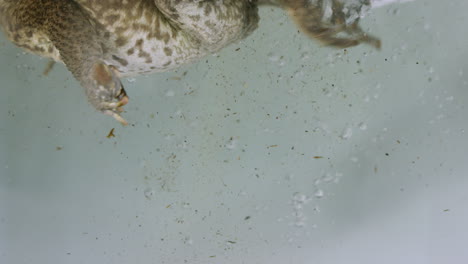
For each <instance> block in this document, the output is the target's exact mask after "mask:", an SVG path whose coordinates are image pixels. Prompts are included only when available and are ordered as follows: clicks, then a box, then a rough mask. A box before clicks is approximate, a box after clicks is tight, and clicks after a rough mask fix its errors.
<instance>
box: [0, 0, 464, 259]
mask: <svg viewBox="0 0 468 264" xmlns="http://www.w3.org/2000/svg"><path fill="white" fill-rule="evenodd" d="M466 10H468V1H465V0H454V1H437V0H427V1H423V0H417V1H416V2H412V3H405V4H400V5H390V6H385V7H382V8H379V9H374V10H372V12H371V13H370V15H368V16H367V17H366V18H364V19H363V25H364V28H366V29H368V30H369V31H370V32H372V33H373V34H375V35H378V36H379V37H381V39H382V40H383V49H382V50H381V51H379V52H378V51H374V50H372V49H371V48H370V47H367V46H360V47H357V48H353V49H348V51H347V53H344V52H343V51H342V50H334V49H329V48H322V47H319V46H318V45H317V43H315V42H312V41H310V40H309V39H307V38H306V37H304V36H302V35H301V34H299V33H296V28H295V27H294V25H293V24H292V23H291V22H290V20H289V18H287V17H286V16H285V15H284V14H283V13H282V12H281V11H280V10H276V9H270V8H264V9H262V11H261V16H262V23H261V25H260V28H259V30H258V31H257V32H256V33H255V34H253V35H252V36H250V37H249V38H248V39H247V40H246V41H244V42H243V43H240V44H236V45H233V46H230V47H228V48H227V49H225V50H224V51H223V52H221V53H220V54H218V56H211V57H208V58H206V59H205V60H203V61H201V62H200V63H198V64H195V65H191V66H187V67H185V68H183V69H180V70H179V71H177V72H172V73H165V74H156V75H151V76H143V77H138V78H136V79H135V80H131V81H125V85H126V90H127V92H128V93H129V94H130V98H131V103H130V104H129V105H128V106H127V107H126V110H127V112H126V113H125V114H124V116H125V118H126V119H127V120H128V121H129V122H130V123H131V124H132V125H131V126H129V127H121V126H120V125H119V124H118V123H116V122H115V121H114V120H112V119H111V118H109V117H107V116H104V115H101V114H98V113H96V112H95V111H94V110H93V109H92V108H91V107H90V106H89V105H88V104H87V102H86V99H85V97H84V95H83V92H82V90H81V88H80V87H79V85H78V83H77V82H76V81H75V80H73V79H72V77H71V75H70V74H69V73H68V72H67V71H66V70H65V68H64V67H63V66H61V65H57V67H56V68H55V69H54V70H53V71H52V72H51V73H50V75H49V76H48V77H44V76H42V75H41V74H42V71H43V69H44V67H45V64H46V60H43V59H39V58H38V57H35V56H32V55H27V54H23V52H22V51H21V50H19V49H18V48H16V47H14V46H13V45H12V44H10V43H8V42H7V41H6V40H5V39H4V37H3V35H2V36H1V39H0V60H1V62H2V63H1V64H0V80H1V83H0V86H1V91H2V96H0V115H1V116H0V120H1V122H0V147H1V151H0V263H5V264H17V263H18V264H19V263H41V264H42V263H248V264H250V263H379V264H382V263H465V262H466V261H468V252H467V251H466V250H465V248H466V245H467V244H468V236H467V235H466V234H468V227H467V225H466V223H467V222H468V209H467V204H468V192H467V189H468V178H467V174H468V162H467V161H468V135H467V132H466V131H467V130H468V122H467V117H468V109H467V102H468V89H467V85H468V83H467V80H468V79H467V75H468V64H467V60H468V37H467V27H468V17H467V16H466ZM237 49H239V50H238V51H236V50H237ZM184 72H187V74H186V75H184ZM174 77H176V78H174ZM179 77H180V80H179ZM112 128H115V132H114V133H115V135H116V137H115V138H111V139H108V138H106V135H107V134H108V132H109V131H110V130H111V129H112ZM316 156H320V157H323V158H314V157H316Z"/></svg>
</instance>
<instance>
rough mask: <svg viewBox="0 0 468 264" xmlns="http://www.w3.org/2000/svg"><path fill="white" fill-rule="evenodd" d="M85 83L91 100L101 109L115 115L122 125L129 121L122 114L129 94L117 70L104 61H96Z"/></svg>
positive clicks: (107, 113) (105, 112)
mask: <svg viewBox="0 0 468 264" xmlns="http://www.w3.org/2000/svg"><path fill="white" fill-rule="evenodd" d="M86 79H87V80H86V81H85V83H84V84H83V86H84V87H85V89H86V95H87V96H88V100H89V102H90V103H91V104H92V105H93V106H94V107H95V108H96V109H97V110H99V111H101V112H103V113H104V114H106V115H110V116H112V117H114V118H115V119H116V120H117V121H119V122H120V123H121V124H122V125H127V124H128V123H127V122H126V121H125V119H123V118H122V117H121V116H120V113H122V112H123V106H124V105H126V104H127V103H128V100H129V99H128V96H127V93H126V92H125V90H124V87H123V85H122V83H121V82H120V79H119V78H118V77H117V70H116V69H115V68H113V67H112V66H108V65H106V64H104V63H103V62H97V63H95V64H94V65H93V66H92V68H91V70H90V73H89V75H88V78H86Z"/></svg>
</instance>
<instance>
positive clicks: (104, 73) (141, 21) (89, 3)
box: [0, 0, 380, 124]
mask: <svg viewBox="0 0 468 264" xmlns="http://www.w3.org/2000/svg"><path fill="white" fill-rule="evenodd" d="M322 2H323V0H316V1H315V2H314V3H313V4H312V3H311V2H309V0H223V1H220V0H0V27H1V28H2V29H3V31H4V32H5V34H6V36H7V37H8V38H9V39H10V40H11V41H12V42H13V43H15V44H16V45H18V46H19V47H22V48H24V49H26V50H28V51H30V52H32V53H35V54H38V55H40V56H44V57H49V58H51V59H53V60H55V61H59V62H63V63H64V64H65V65H66V67H67V68H68V69H69V70H70V72H71V73H72V74H73V76H74V77H75V78H76V79H77V80H78V81H79V82H80V83H81V85H82V86H83V87H84V88H85V92H86V95H87V97H88V101H89V102H90V103H91V104H92V105H93V106H94V107H95V108H96V109H97V110H99V111H101V112H103V113H106V114H109V115H111V116H113V117H114V118H115V119H117V120H118V121H119V122H121V123H122V124H126V122H125V120H124V119H123V118H122V117H121V116H120V113H121V112H122V111H123V109H122V106H123V105H125V104H127V103H128V97H127V95H126V93H125V90H124V88H123V86H122V84H121V82H120V79H119V77H121V76H130V75H136V74H144V73H151V72H161V71H167V70H171V69H174V68H177V67H179V66H181V65H183V64H186V63H190V62H193V61H196V60H197V59H199V58H201V57H202V56H204V55H207V54H210V53H214V52H217V51H219V50H220V49H222V48H224V47H225V46H227V45H229V44H231V43H233V42H236V41H238V40H241V39H243V38H245V37H246V36H248V35H249V34H250V33H251V32H253V31H254V30H255V29H256V28H257V25H258V20H259V17H258V6H259V5H273V6H277V7H281V8H283V9H285V10H286V11H287V12H288V14H289V15H290V16H291V18H292V20H293V21H294V22H295V23H296V24H297V25H298V26H299V28H300V29H301V30H302V31H303V32H304V33H305V34H307V35H309V36H310V37H312V38H314V39H317V40H319V41H321V42H322V43H324V44H325V45H329V46H335V47H338V48H345V47H350V46H355V45H358V44H360V43H368V44H370V45H373V46H375V47H377V48H379V47H380V41H379V40H378V39H376V38H374V37H372V36H369V35H367V34H366V33H364V32H363V31H362V30H361V29H360V28H359V26H358V21H356V22H355V23H354V24H352V25H350V26H349V25H347V24H346V23H345V15H344V14H343V11H342V10H343V5H342V4H341V2H339V1H338V0H332V4H333V5H332V10H333V14H332V17H331V19H330V20H329V21H325V20H324V10H323V9H324V8H322ZM339 33H342V34H343V33H344V34H345V35H346V36H344V37H343V36H342V37H339V36H338V34H339Z"/></svg>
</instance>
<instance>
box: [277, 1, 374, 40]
mask: <svg viewBox="0 0 468 264" xmlns="http://www.w3.org/2000/svg"><path fill="white" fill-rule="evenodd" d="M281 1H282V2H281V3H282V4H283V5H284V8H285V9H286V10H288V12H289V14H290V16H291V18H292V19H293V20H294V21H295V22H296V23H297V24H298V25H299V27H300V28H301V30H302V31H303V32H304V33H305V34H307V35H308V36H310V37H312V38H314V39H317V40H318V41H320V42H322V43H323V44H325V45H328V46H334V47H338V48H347V47H351V46H356V45H359V44H361V43H367V44H369V45H371V46H374V47H375V48H377V49H379V48H380V46H381V42H380V40H379V39H378V38H376V37H373V36H371V35H369V34H367V33H366V32H364V31H363V30H362V29H361V28H360V27H359V19H356V20H355V21H354V22H353V23H352V24H350V25H348V24H346V14H345V13H344V11H343V10H344V5H343V3H342V2H340V1H339V0H332V6H331V9H332V15H331V18H330V19H329V20H328V21H326V19H325V8H324V6H323V2H324V0H316V1H315V2H313V3H312V2H310V1H309V0H281Z"/></svg>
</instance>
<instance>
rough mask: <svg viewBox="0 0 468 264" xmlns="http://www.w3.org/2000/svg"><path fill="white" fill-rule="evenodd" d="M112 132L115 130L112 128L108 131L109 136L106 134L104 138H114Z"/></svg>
mask: <svg viewBox="0 0 468 264" xmlns="http://www.w3.org/2000/svg"><path fill="white" fill-rule="evenodd" d="M114 130H115V128H112V129H111V130H110V131H109V134H107V136H106V137H107V138H113V137H115V135H114Z"/></svg>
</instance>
